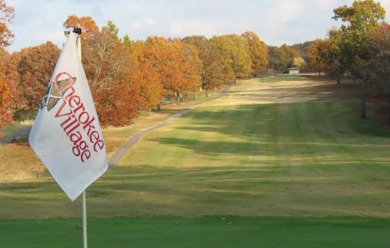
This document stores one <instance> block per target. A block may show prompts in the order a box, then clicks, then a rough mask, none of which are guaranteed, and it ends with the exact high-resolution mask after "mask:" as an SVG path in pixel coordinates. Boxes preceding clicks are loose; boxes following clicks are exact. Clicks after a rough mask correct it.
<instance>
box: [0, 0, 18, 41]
mask: <svg viewBox="0 0 390 248" xmlns="http://www.w3.org/2000/svg"><path fill="white" fill-rule="evenodd" d="M14 13H15V11H14V8H13V7H10V6H8V5H7V4H6V3H5V2H4V0H0V48H5V47H7V46H9V45H10V44H11V39H12V38H13V37H14V34H13V33H12V31H11V30H10V29H9V28H8V24H9V23H10V22H11V21H12V19H13V17H14Z"/></svg>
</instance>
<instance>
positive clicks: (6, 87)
mask: <svg viewBox="0 0 390 248" xmlns="http://www.w3.org/2000/svg"><path fill="white" fill-rule="evenodd" d="M13 17H14V9H13V8H12V7H10V6H7V5H6V4H5V2H4V0H0V129H2V128H4V127H5V126H6V125H7V124H9V123H11V122H12V121H13V116H12V109H11V108H12V105H13V99H14V96H15V93H16V91H15V88H16V87H15V79H16V78H15V74H14V71H15V68H14V67H12V65H14V63H13V62H12V60H10V59H9V58H10V55H9V54H8V53H7V52H6V51H5V50H4V48H5V47H7V46H9V45H10V44H11V39H12V38H13V37H14V35H13V33H12V32H11V30H10V29H9V28H8V24H9V23H10V22H11V20H12V19H13Z"/></svg>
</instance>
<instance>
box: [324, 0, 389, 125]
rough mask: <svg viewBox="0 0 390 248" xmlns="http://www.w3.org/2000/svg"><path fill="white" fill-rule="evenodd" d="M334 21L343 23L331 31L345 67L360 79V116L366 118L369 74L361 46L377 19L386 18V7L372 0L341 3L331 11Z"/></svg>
mask: <svg viewBox="0 0 390 248" xmlns="http://www.w3.org/2000/svg"><path fill="white" fill-rule="evenodd" d="M333 12H334V14H335V16H334V17H333V18H334V19H335V20H339V19H341V20H342V21H343V25H342V26H341V30H340V31H338V32H334V34H336V35H333V37H331V38H333V39H335V37H336V38H337V39H336V42H337V43H338V44H339V47H340V51H341V57H342V60H343V62H344V63H343V64H340V66H344V68H345V69H351V70H352V72H353V73H354V74H355V75H357V76H358V77H359V78H360V79H362V81H363V83H362V85H363V91H362V98H361V100H362V101H361V118H367V113H366V100H367V84H368V83H369V81H368V80H369V77H368V76H367V74H366V73H365V72H364V69H362V68H364V67H365V66H366V63H365V62H364V61H366V54H365V52H364V51H363V49H362V46H363V43H364V41H365V40H366V39H367V37H368V36H369V34H370V33H371V32H372V31H373V30H374V29H375V27H378V26H379V25H380V21H381V20H383V19H384V17H385V13H386V11H385V9H384V8H383V7H382V6H381V5H380V3H379V2H376V1H374V0H364V1H354V2H353V4H352V6H347V5H344V6H341V7H339V8H336V9H334V10H333Z"/></svg>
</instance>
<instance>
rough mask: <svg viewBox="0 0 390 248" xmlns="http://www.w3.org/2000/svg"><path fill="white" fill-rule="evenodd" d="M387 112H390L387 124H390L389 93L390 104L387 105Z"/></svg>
mask: <svg viewBox="0 0 390 248" xmlns="http://www.w3.org/2000/svg"><path fill="white" fill-rule="evenodd" d="M387 111H388V112H387V113H388V121H387V125H389V126H390V94H389V106H388V107H387Z"/></svg>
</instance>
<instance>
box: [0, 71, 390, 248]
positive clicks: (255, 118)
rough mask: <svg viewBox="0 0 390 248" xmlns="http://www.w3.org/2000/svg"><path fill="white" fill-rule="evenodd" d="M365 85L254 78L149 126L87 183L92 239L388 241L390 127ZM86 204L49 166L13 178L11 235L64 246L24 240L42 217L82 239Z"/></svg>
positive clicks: (1, 192) (2, 231) (0, 212)
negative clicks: (364, 110) (363, 109)
mask: <svg viewBox="0 0 390 248" xmlns="http://www.w3.org/2000/svg"><path fill="white" fill-rule="evenodd" d="M356 87H357V86H356V85H353V84H344V85H343V84H342V85H335V83H334V82H329V81H325V80H318V79H317V78H316V77H313V78H303V77H297V76H291V77H289V76H274V77H267V78H263V79H250V80H243V81H239V83H238V85H237V86H234V87H233V88H231V90H230V91H229V92H228V94H227V95H226V96H224V97H221V98H218V99H216V100H214V101H209V102H205V103H203V104H200V105H197V106H196V107H194V109H193V110H192V111H190V112H188V113H186V114H184V115H182V116H180V117H178V118H177V119H176V120H175V121H174V122H173V123H170V124H169V125H167V126H164V127H161V128H159V129H157V130H154V131H153V132H151V133H148V134H147V135H145V136H144V137H143V138H142V139H141V140H140V141H139V142H138V143H137V144H136V145H135V146H134V147H132V149H131V150H130V151H129V152H128V154H127V155H126V156H125V157H124V158H123V159H122V160H121V161H120V162H119V163H118V164H117V165H116V166H115V167H113V168H112V169H111V170H110V171H109V172H108V173H106V174H105V175H104V176H103V177H102V178H100V179H99V180H97V181H96V182H95V183H94V184H93V185H92V186H91V187H90V188H89V189H88V191H87V198H88V215H89V217H90V218H91V229H90V239H92V240H91V241H90V243H91V244H92V243H93V244H94V245H93V246H92V247H106V246H107V244H112V243H111V241H112V239H115V240H118V244H117V245H115V247H133V246H134V247H157V246H158V247H262V246H260V245H261V244H263V245H264V247H370V245H372V247H388V245H389V244H390V239H389V238H388V237H389V235H388V234H389V232H390V211H389V210H390V153H389V150H390V143H389V137H390V129H388V128H385V127H384V125H383V124H382V123H381V122H380V120H379V119H378V118H377V117H376V116H375V106H373V105H370V106H369V108H368V113H369V118H368V119H367V120H361V119H360V118H359V99H358V98H357V97H356V95H354V94H353V93H354V91H355V90H356ZM118 130H120V129H118ZM106 133H107V132H106ZM108 133H109V132H108ZM112 133H113V132H112ZM116 135H118V136H119V135H120V133H119V134H118V133H116ZM126 137H127V136H126ZM107 138H108V139H109V140H110V137H107ZM123 143H124V141H122V144H123ZM122 144H117V143H116V145H117V146H119V145H122ZM4 147H5V145H4ZM15 147H17V146H15ZM21 147H23V146H21ZM3 156H5V155H3ZM19 159H21V158H19ZM25 162H26V161H25ZM0 168H1V167H0ZM34 170H37V171H41V170H42V169H41V168H40V167H39V165H38V164H37V163H34ZM8 173H9V171H8ZM80 206H81V204H80V200H76V201H75V202H70V201H69V200H68V198H66V196H65V194H64V193H63V192H62V191H61V190H60V189H59V187H58V186H57V185H56V184H55V182H54V181H53V180H52V179H51V177H50V175H49V174H48V173H43V174H40V176H39V178H36V179H30V180H28V181H12V180H8V181H5V180H4V181H1V183H0V220H2V222H0V240H4V241H5V242H7V243H6V244H7V246H4V247H53V246H51V245H50V244H53V243H50V242H55V239H54V240H53V241H47V242H49V243H47V244H48V245H47V246H45V245H37V246H27V245H26V246H23V245H21V243H20V240H18V239H17V238H16V235H17V231H16V230H27V229H23V228H28V227H30V228H34V226H36V225H38V226H42V228H43V230H44V229H45V228H46V229H49V230H50V231H49V232H51V233H52V235H56V233H57V235H59V236H61V235H63V234H61V233H62V231H61V230H62V229H63V228H64V229H66V230H65V231H64V235H65V236H64V237H67V236H66V235H70V236H69V240H76V242H77V237H79V236H78V235H81V232H79V231H77V228H74V226H76V225H78V218H80V216H81V209H80ZM75 218H76V220H75ZM48 219H50V220H48ZM80 221H81V220H80ZM74 222H76V223H74ZM48 223H49V224H50V223H51V224H53V225H54V226H59V228H57V229H55V228H54V229H51V228H50V227H48V226H47V224H48ZM137 223H138V224H137ZM229 223H230V224H229ZM94 224H95V226H94ZM64 226H67V227H68V228H67V227H64ZM116 226H122V228H117V227H116ZM22 227H23V228H22ZM107 227H109V229H107ZM109 230H111V231H109ZM114 230H115V231H114ZM157 230H160V231H157ZM162 230H164V231H162ZM25 232H28V231H25ZM107 232H108V233H109V234H110V237H108V236H101V234H103V233H107ZM33 233H34V232H32V234H31V235H33ZM207 233H208V234H209V235H207ZM258 233H266V235H258ZM213 234H214V235H213ZM26 235H27V234H26ZM75 235H76V236H75ZM177 235H179V236H177ZM180 235H182V236H180ZM42 236H43V235H42ZM104 237H105V238H104ZM164 237H171V239H169V238H164ZM223 237H225V238H226V239H225V240H224V239H223ZM26 238H27V240H29V239H30V240H31V243H37V244H38V243H40V242H41V243H42V242H45V241H44V239H43V238H44V237H38V238H37V239H38V240H36V237H35V236H34V237H28V236H26ZM202 238H203V239H202ZM80 239H81V236H80ZM151 239H153V240H154V241H155V242H156V243H153V242H152V241H151ZM107 240H108V241H110V242H109V243H107ZM121 240H122V241H121ZM186 240H189V241H188V242H187V241H186ZM0 242H1V241H0ZM69 242H71V241H69ZM80 242H81V241H80ZM132 242H133V243H132ZM151 242H152V243H151ZM172 242H173V243H172ZM245 242H246V243H245ZM45 244H46V243H45ZM80 244H81V243H80ZM104 244H106V245H104ZM128 244H132V245H131V246H128ZM140 244H141V245H140ZM76 245H77V244H76ZM0 246H1V247H3V245H2V244H1V243H0ZM57 247H60V246H57ZM63 247H69V245H68V246H63Z"/></svg>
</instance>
